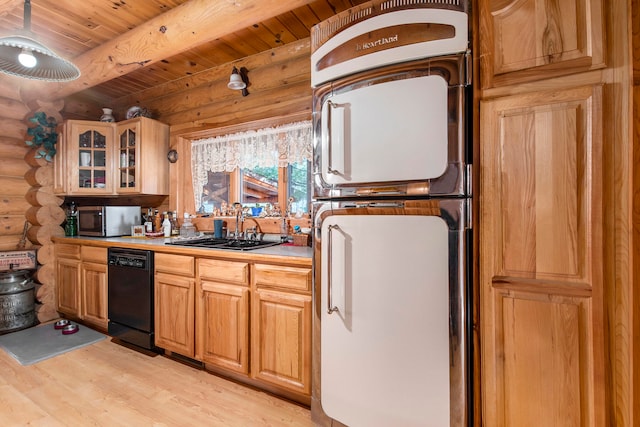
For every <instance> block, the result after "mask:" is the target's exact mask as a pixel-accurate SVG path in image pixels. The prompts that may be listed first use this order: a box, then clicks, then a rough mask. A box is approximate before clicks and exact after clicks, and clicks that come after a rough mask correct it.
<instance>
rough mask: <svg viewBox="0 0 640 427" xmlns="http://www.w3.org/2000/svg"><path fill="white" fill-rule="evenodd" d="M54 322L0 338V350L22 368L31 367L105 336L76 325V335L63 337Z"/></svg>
mask: <svg viewBox="0 0 640 427" xmlns="http://www.w3.org/2000/svg"><path fill="white" fill-rule="evenodd" d="M53 325H54V324H53V323H47V324H44V325H38V326H35V327H32V328H28V329H23V330H21V331H17V332H12V333H9V334H6V335H2V336H0V347H2V348H4V350H5V351H6V352H7V353H9V354H10V355H11V356H13V358H14V359H16V360H17V361H18V362H20V364H21V365H32V364H34V363H37V362H40V361H42V360H45V359H49V358H51V357H54V356H57V355H59V354H63V353H66V352H68V351H71V350H75V349H78V348H81V347H85V346H87V345H90V344H93V343H96V342H98V341H100V340H103V339H105V338H106V336H105V335H104V334H101V333H100V332H96V331H94V330H93V329H90V328H87V327H86V326H84V325H78V327H79V329H78V332H76V333H74V334H70V335H63V334H62V331H61V330H60V329H55V328H54V327H53Z"/></svg>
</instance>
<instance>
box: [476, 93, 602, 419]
mask: <svg viewBox="0 0 640 427" xmlns="http://www.w3.org/2000/svg"><path fill="white" fill-rule="evenodd" d="M601 108H602V87H600V86H584V87H577V88H572V89H566V90H557V91H549V92H536V93H530V94H521V95H515V96H509V97H504V98H499V99H495V100H490V101H486V102H483V103H482V104H481V123H482V125H483V128H482V129H481V142H480V153H481V159H480V168H481V170H480V181H481V182H480V187H481V189H480V197H481V199H480V297H481V308H480V310H481V313H482V315H481V316H480V317H481V343H482V350H481V351H482V354H481V360H482V370H481V381H482V383H481V389H482V391H483V393H482V400H483V402H482V404H483V418H484V425H488V426H496V427H500V426H514V425H537V426H542V425H544V426H551V425H562V426H601V425H604V424H605V413H604V411H605V409H604V408H605V396H604V390H605V385H606V384H605V362H604V336H603V333H604V332H603V331H604V328H603V325H604V312H603V310H604V296H603V285H604V279H603V257H604V256H605V254H604V253H603V244H602V239H603V236H602V233H603V225H604V224H603V222H604V219H603V195H602V180H603V177H602V163H603V147H602V136H601V131H602V129H601V128H602V119H601V114H602V112H601Z"/></svg>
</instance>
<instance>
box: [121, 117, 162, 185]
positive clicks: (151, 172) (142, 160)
mask: <svg viewBox="0 0 640 427" xmlns="http://www.w3.org/2000/svg"><path fill="white" fill-rule="evenodd" d="M168 151H169V126H168V125H166V124H164V123H161V122H158V121H156V120H152V119H149V118H146V117H138V118H135V119H130V120H126V121H124V122H120V123H118V124H117V129H116V152H117V153H116V157H117V159H116V163H117V164H116V169H115V170H116V171H117V172H116V183H115V186H116V192H117V193H118V194H129V193H130V194H137V193H142V194H169V163H168V162H167V152H168Z"/></svg>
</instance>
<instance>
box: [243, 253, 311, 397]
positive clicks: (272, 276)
mask: <svg viewBox="0 0 640 427" xmlns="http://www.w3.org/2000/svg"><path fill="white" fill-rule="evenodd" d="M253 273H254V274H253V286H254V293H253V298H252V311H251V377H252V378H255V379H258V380H261V381H265V382H267V383H270V384H273V385H276V386H278V387H282V388H284V389H287V390H289V391H292V392H295V393H300V394H304V395H310V394H311V310H312V309H311V306H312V303H311V269H309V268H299V267H285V266H274V265H263V264H256V265H254V268H253Z"/></svg>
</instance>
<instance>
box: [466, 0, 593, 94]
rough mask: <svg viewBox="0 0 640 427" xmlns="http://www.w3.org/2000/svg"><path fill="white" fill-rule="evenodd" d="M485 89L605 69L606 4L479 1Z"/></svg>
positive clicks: (574, 0) (576, 0) (572, 0)
mask: <svg viewBox="0 0 640 427" xmlns="http://www.w3.org/2000/svg"><path fill="white" fill-rule="evenodd" d="M478 8H479V14H480V31H479V32H478V35H479V39H480V49H479V50H480V61H481V68H482V71H483V72H482V73H481V79H482V87H483V88H489V87H494V86H504V85H508V84H513V83H521V82H525V81H530V80H540V79H542V78H549V77H553V76H558V75H565V74H569V73H573V72H576V71H586V70H589V69H594V68H603V67H604V66H605V64H604V51H603V48H604V45H605V43H604V27H603V25H604V24H603V0H556V1H540V0H480V1H478Z"/></svg>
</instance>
